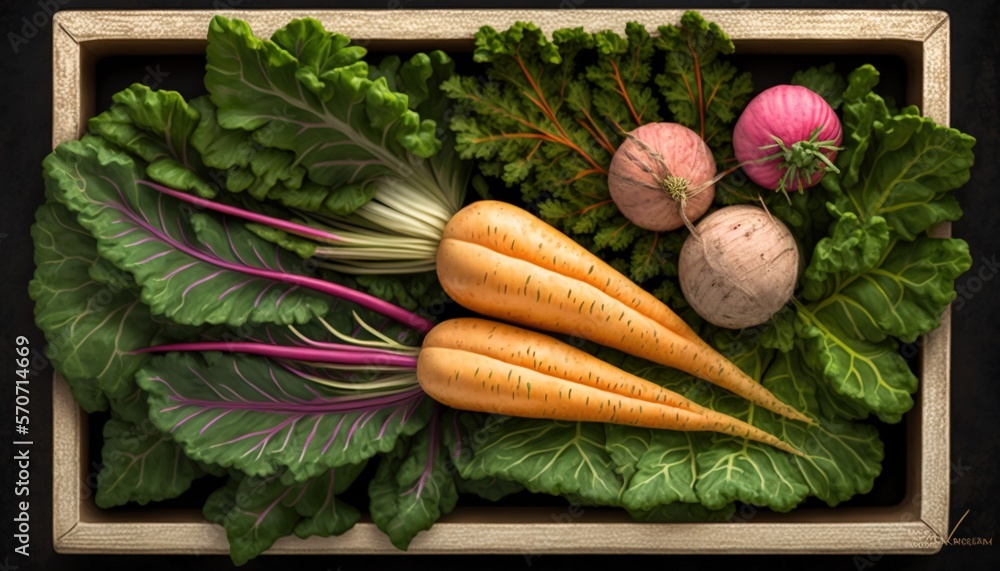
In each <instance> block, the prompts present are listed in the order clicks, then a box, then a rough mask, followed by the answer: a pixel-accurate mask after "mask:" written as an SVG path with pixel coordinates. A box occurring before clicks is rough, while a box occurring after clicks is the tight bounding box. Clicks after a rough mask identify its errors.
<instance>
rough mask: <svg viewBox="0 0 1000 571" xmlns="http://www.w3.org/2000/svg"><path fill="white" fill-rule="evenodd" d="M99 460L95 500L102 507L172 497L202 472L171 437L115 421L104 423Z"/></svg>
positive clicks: (184, 488) (136, 425)
mask: <svg viewBox="0 0 1000 571" xmlns="http://www.w3.org/2000/svg"><path fill="white" fill-rule="evenodd" d="M101 460H102V462H103V465H102V466H101V471H100V472H98V474H97V496H96V497H95V501H96V502H97V505H98V506H100V507H102V508H109V507H112V506H120V505H124V504H126V503H128V502H137V503H139V504H140V505H145V504H147V503H149V502H151V501H153V502H155V501H160V500H165V499H167V498H175V497H177V496H179V495H180V494H182V493H183V492H184V491H185V490H187V489H188V487H190V486H191V482H192V481H194V479H195V478H198V477H199V476H202V475H203V474H204V473H205V472H204V470H202V469H201V467H199V466H198V464H197V463H195V462H194V461H193V460H191V459H190V458H188V457H187V456H185V455H184V453H183V452H181V449H180V448H179V447H178V446H177V444H175V443H174V441H173V439H171V438H170V436H167V435H165V434H161V433H160V432H157V431H156V430H152V431H151V430H150V429H148V428H147V429H144V428H143V427H142V426H140V425H138V424H134V423H131V422H125V421H121V420H115V419H111V420H109V421H107V422H106V423H105V424H104V446H103V447H102V448H101Z"/></svg>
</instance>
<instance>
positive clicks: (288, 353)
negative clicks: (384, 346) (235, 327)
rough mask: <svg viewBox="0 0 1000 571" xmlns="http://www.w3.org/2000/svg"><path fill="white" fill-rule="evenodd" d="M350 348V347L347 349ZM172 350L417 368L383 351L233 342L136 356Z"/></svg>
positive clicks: (172, 346) (175, 345) (157, 348)
mask: <svg viewBox="0 0 1000 571" xmlns="http://www.w3.org/2000/svg"><path fill="white" fill-rule="evenodd" d="M345 347H347V346H345ZM169 351H223V352H227V353H249V354H251V355H263V356H265V357H274V358H277V359H293V360H297V361H310V362H315V363H334V364H338V365H373V366H379V365H381V366H391V367H409V368H413V369H415V368H416V366H417V358H416V357H414V356H412V355H400V354H398V353H395V352H393V351H388V350H381V349H370V348H369V349H365V350H363V351H358V350H355V348H347V349H337V350H334V349H314V348H311V347H288V346H283V345H269V344H267V343H252V342H237V343H233V342H229V341H199V342H194V343H171V344H167V345H157V346H155V347H146V348H144V349H140V350H138V351H136V353H166V352H169Z"/></svg>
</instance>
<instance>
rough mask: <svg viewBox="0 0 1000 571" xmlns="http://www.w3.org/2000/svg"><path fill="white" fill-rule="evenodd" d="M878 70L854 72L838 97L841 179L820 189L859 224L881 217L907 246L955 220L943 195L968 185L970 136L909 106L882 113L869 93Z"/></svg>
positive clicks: (954, 208) (955, 210)
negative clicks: (840, 100)
mask: <svg viewBox="0 0 1000 571" xmlns="http://www.w3.org/2000/svg"><path fill="white" fill-rule="evenodd" d="M877 83H878V72H877V71H875V70H874V68H872V67H871V66H863V67H861V68H859V69H857V70H855V71H854V72H853V73H851V75H850V76H849V78H848V87H847V90H846V91H845V93H844V127H845V132H846V134H847V136H846V137H845V139H844V143H843V146H844V147H845V149H844V151H842V152H841V154H840V155H838V157H837V166H838V167H839V168H840V170H841V173H840V174H839V175H838V174H837V173H830V176H826V177H824V178H823V181H824V182H823V185H824V186H825V187H826V188H827V189H829V190H830V191H831V192H833V193H834V194H835V196H836V198H835V200H834V202H835V204H836V205H837V208H838V210H840V211H841V212H853V213H854V214H856V215H857V216H858V218H859V219H860V220H862V221H867V220H868V219H870V218H872V217H875V216H881V217H883V218H885V220H886V223H887V224H888V226H889V228H890V229H892V231H893V232H894V233H895V234H897V235H899V236H901V237H902V238H904V239H907V240H912V239H914V238H915V237H916V236H917V235H919V234H920V233H922V232H924V231H925V230H927V229H928V228H930V227H931V226H933V225H935V224H937V223H939V222H943V221H946V220H957V219H958V217H959V216H961V214H962V211H961V208H960V207H959V205H958V201H957V200H956V199H955V197H953V196H951V195H950V194H948V192H949V191H951V190H954V189H956V188H958V187H960V186H962V185H963V184H965V182H966V181H968V180H969V169H970V167H971V166H972V163H973V154H972V147H973V145H974V144H975V139H974V138H973V137H971V136H970V135H967V134H965V133H962V132H960V131H957V130H955V129H950V128H948V127H944V126H941V125H937V124H936V123H934V121H932V120H931V119H928V118H925V117H921V116H920V115H919V113H918V111H917V109H916V108H914V107H909V108H906V109H903V110H902V111H901V112H900V113H898V114H895V115H890V114H889V110H888V109H887V107H886V104H885V101H884V100H883V99H882V98H881V97H879V96H878V95H876V94H875V93H874V92H873V91H871V90H872V89H873V88H874V87H875V85H876V84H877Z"/></svg>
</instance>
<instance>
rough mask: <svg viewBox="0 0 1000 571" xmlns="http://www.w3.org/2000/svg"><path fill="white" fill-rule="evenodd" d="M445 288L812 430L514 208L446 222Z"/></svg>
mask: <svg viewBox="0 0 1000 571" xmlns="http://www.w3.org/2000/svg"><path fill="white" fill-rule="evenodd" d="M437 273H438V278H439V279H440V281H441V285H442V286H443V287H444V289H445V291H446V292H447V293H448V295H450V296H451V297H452V298H453V299H454V300H455V301H457V302H458V303H460V304H462V305H463V306H465V307H466V308H468V309H471V310H473V311H476V312H478V313H481V314H483V315H488V316H490V317H495V318H498V319H503V320H506V321H512V322H514V323H519V324H522V325H526V326H529V327H534V328H538V329H544V330H546V331H553V332H558V333H565V334H569V335H575V336H578V337H583V338H584V339H589V340H591V341H594V342H596V343H600V344H601V345H605V346H607V347H613V348H615V349H618V350H620V351H624V352H626V353H629V354H631V355H634V356H636V357H641V358H643V359H648V360H650V361H653V362H655V363H660V364H662V365H666V366H668V367H674V368H677V369H680V370H682V371H685V372H687V373H690V374H692V375H694V376H696V377H699V378H701V379H704V380H706V381H709V382H711V383H714V384H716V385H718V386H720V387H723V388H725V389H728V390H730V391H732V392H734V393H736V394H738V395H740V396H741V397H743V398H746V399H747V400H749V401H751V402H753V403H754V404H757V405H760V406H761V407H763V408H766V409H768V410H770V411H772V412H775V413H777V414H781V415H783V416H786V417H788V418H792V419H795V420H801V421H804V422H807V423H812V420H811V419H809V417H807V416H805V415H804V414H802V413H800V412H799V411H797V410H795V409H794V408H793V407H791V406H789V405H787V404H785V403H783V402H781V401H780V400H778V399H777V397H775V396H774V395H773V394H771V392H770V391H768V390H767V389H765V388H764V387H763V386H761V385H760V384H759V383H758V382H756V381H754V380H753V379H752V378H750V377H749V376H748V375H747V374H746V373H744V372H743V371H741V370H740V369H739V368H738V367H736V366H735V365H733V364H732V363H731V362H730V361H729V360H727V359H726V358H725V357H724V356H723V355H721V354H720V353H719V352H718V351H716V350H715V349H713V348H712V347H711V346H710V345H709V344H708V343H706V342H705V341H703V340H702V339H701V338H699V337H698V335H697V334H696V333H695V332H694V331H693V330H692V329H691V328H690V327H689V326H688V325H687V324H686V323H684V321H683V320H682V319H681V318H680V317H678V316H677V315H676V314H675V313H674V312H673V311H671V310H670V308H668V307H667V306H666V305H664V304H663V303H662V302H660V301H659V300H657V299H656V298H655V297H653V296H652V295H650V294H649V293H648V292H646V291H645V290H643V289H642V288H640V287H639V286H637V285H635V284H634V283H632V282H631V281H630V280H629V279H628V278H626V277H625V276H623V275H622V274H620V273H619V272H617V271H616V270H615V269H614V268H612V267H611V266H610V265H608V264H607V263H605V262H603V261H602V260H600V259H599V258H598V257H597V256H595V255H593V254H592V253H590V252H588V251H587V250H585V249H584V248H582V247H581V246H579V245H578V244H576V243H575V242H574V241H573V240H571V239H570V238H569V237H567V236H566V235H565V234H563V233H561V232H559V231H558V230H556V229H555V228H553V227H552V226H549V225H548V224H546V223H545V222H543V221H541V220H539V219H538V218H536V217H535V216H532V215H531V214H530V213H528V212H526V211H525V210H523V209H521V208H518V207H516V206H514V205H511V204H507V203H503V202H497V201H488V200H484V201H479V202H474V203H473V204H471V205H469V206H467V207H465V208H464V209H462V210H461V211H459V212H458V214H456V215H455V216H454V217H452V219H451V221H450V222H449V223H448V225H447V227H446V228H445V231H444V237H443V239H442V240H441V245H440V247H439V248H438V254H437Z"/></svg>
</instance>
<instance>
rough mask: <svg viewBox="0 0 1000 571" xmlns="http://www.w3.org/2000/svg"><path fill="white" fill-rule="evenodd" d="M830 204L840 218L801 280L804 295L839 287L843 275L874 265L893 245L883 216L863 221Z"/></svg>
mask: <svg viewBox="0 0 1000 571" xmlns="http://www.w3.org/2000/svg"><path fill="white" fill-rule="evenodd" d="M828 208H829V210H830V212H831V213H832V214H833V216H834V217H835V220H836V222H834V223H833V225H832V228H833V232H832V235H831V236H828V237H826V238H823V239H822V240H820V241H819V242H818V243H817V244H816V247H815V249H814V250H813V254H812V260H811V261H810V262H809V266H808V267H806V270H805V273H804V274H803V276H802V280H801V284H802V295H803V296H804V297H805V298H806V299H808V300H811V301H815V300H817V299H820V298H823V297H826V296H828V295H830V294H831V293H832V292H833V291H835V290H836V289H838V288H839V286H840V280H839V279H837V278H838V277H840V276H839V275H847V276H850V275H857V274H862V273H865V272H867V271H868V270H870V269H872V268H874V267H875V266H876V265H877V264H878V263H879V262H880V261H881V260H882V257H883V256H884V255H885V254H886V250H887V248H888V247H889V227H888V225H886V222H885V219H884V218H882V217H881V216H875V217H872V218H870V219H868V220H866V221H864V222H862V221H861V220H859V219H858V217H857V215H855V214H854V213H853V212H844V213H841V212H838V211H837V209H836V207H835V206H833V205H832V204H829V205H828Z"/></svg>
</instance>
